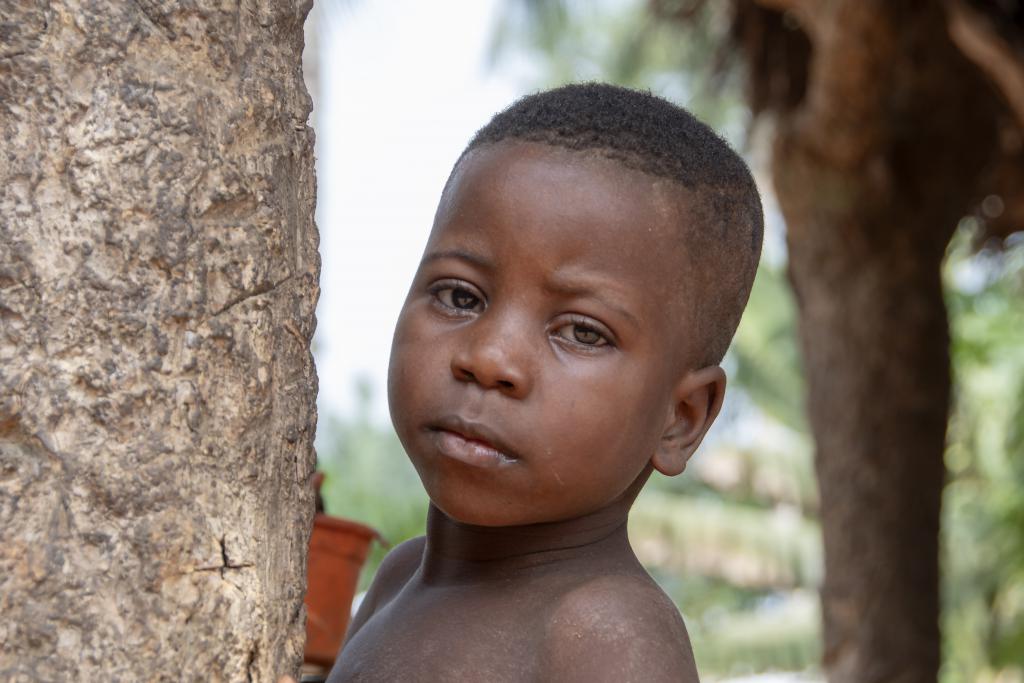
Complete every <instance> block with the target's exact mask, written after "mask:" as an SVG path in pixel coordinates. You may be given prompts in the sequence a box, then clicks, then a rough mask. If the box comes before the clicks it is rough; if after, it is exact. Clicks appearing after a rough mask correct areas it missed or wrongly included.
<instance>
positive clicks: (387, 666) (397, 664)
mask: <svg viewBox="0 0 1024 683" xmlns="http://www.w3.org/2000/svg"><path fill="white" fill-rule="evenodd" d="M545 614H546V610H545V609H544V607H543V605H542V604H541V601H540V600H538V599H537V596H535V595H534V596H528V597H522V598H520V597H517V596H515V595H490V596H480V595H474V594H472V593H467V592H460V591H458V590H455V591H448V592H440V591H439V592H435V593H432V594H415V595H399V596H398V597H397V598H395V599H394V600H393V601H392V602H390V603H389V604H388V605H387V606H385V607H384V608H383V609H381V610H380V611H378V612H377V613H376V614H375V615H374V616H373V617H372V618H371V619H370V620H369V621H367V623H366V624H365V625H364V626H363V627H362V628H361V629H360V630H359V632H358V633H357V634H356V635H355V636H354V637H353V638H352V640H351V642H349V643H348V645H347V646H346V648H345V651H344V654H343V656H342V658H341V661H340V662H339V664H338V666H336V667H335V669H334V671H332V675H331V677H330V679H329V680H330V683H341V682H342V681H365V682H372V681H399V680H400V681H441V680H444V681H495V682H498V681H531V680H536V679H537V674H538V664H539V663H538V659H539V657H540V653H541V652H542V650H543V643H544V624H545V623H546V620H545Z"/></svg>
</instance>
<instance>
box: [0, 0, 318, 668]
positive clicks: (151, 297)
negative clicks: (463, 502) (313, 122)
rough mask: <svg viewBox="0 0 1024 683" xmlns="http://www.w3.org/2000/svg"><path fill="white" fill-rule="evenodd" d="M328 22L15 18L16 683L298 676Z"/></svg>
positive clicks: (4, 570) (10, 340)
mask: <svg viewBox="0 0 1024 683" xmlns="http://www.w3.org/2000/svg"><path fill="white" fill-rule="evenodd" d="M309 5H310V0H241V1H240V2H238V3H236V2H221V1H218V0H162V1H157V0H135V1H134V2H121V1H120V0H54V1H53V2H45V1H43V0H35V1H33V0H20V1H19V0H3V1H2V2H0V22H2V23H0V133H2V139H3V140H4V143H3V148H2V149H0V324H2V328H0V614H2V615H3V618H2V619H0V679H2V680H5V681H35V680H40V681H42V680H47V681H56V680H67V681H71V680H89V681H106V680H110V681H144V680H145V681H150V680H161V681H164V680H166V681H192V680H195V681H198V680H202V681H246V680H252V681H272V680H276V678H275V675H276V674H279V673H281V672H284V671H294V670H295V669H296V668H297V665H298V662H299V661H300V658H301V649H302V643H303V637H304V634H303V625H304V610H303V607H302V599H303V592H304V586H305V548H306V543H307V538H308V533H309V528H310V525H311V518H312V514H313V501H312V492H311V490H310V488H309V486H308V482H309V478H310V476H311V474H312V471H313V467H314V457H313V451H312V439H313V432H314V427H315V422H316V412H315V396H316V388H317V385H316V376H315V373H314V370H313V365H312V358H311V356H310V352H309V347H310V339H311V337H312V334H313V327H314V324H315V321H314V315H313V311H314V306H315V301H316V297H317V294H318V289H317V277H318V272H319V259H318V255H317V233H316V229H315V227H314V224H313V203H314V177H313V156H312V134H311V131H310V130H309V129H308V128H307V126H306V118H307V115H308V114H309V109H310V104H309V98H308V96H307V94H306V91H305V89H304V87H303V85H302V76H301V69H300V64H301V52H302V25H303V20H304V17H305V15H306V12H307V11H308V9H309Z"/></svg>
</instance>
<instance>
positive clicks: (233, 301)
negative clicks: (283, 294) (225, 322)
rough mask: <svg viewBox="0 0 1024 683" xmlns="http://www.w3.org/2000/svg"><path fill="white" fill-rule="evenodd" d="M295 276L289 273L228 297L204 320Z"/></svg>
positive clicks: (278, 285)
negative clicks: (276, 279)
mask: <svg viewBox="0 0 1024 683" xmlns="http://www.w3.org/2000/svg"><path fill="white" fill-rule="evenodd" d="M295 277H296V276H295V275H289V276H288V277H286V278H282V279H280V280H278V281H277V282H272V283H270V284H264V285H261V286H258V287H256V289H254V290H252V291H250V292H243V293H242V294H239V295H238V296H236V297H234V298H233V299H229V300H228V302H227V303H226V304H224V305H223V306H221V307H220V308H219V309H217V310H216V311H214V312H213V313H211V314H210V315H208V316H207V317H206V320H212V319H213V318H216V317H217V316H219V315H221V314H222V313H226V312H227V311H229V310H231V309H232V308H234V307H235V306H237V305H239V304H241V303H244V302H246V301H248V300H249V299H254V298H256V297H258V296H263V295H264V294H269V293H270V292H272V291H274V290H275V289H277V288H278V287H280V286H281V285H283V284H285V283H287V282H288V281H289V280H294V279H295Z"/></svg>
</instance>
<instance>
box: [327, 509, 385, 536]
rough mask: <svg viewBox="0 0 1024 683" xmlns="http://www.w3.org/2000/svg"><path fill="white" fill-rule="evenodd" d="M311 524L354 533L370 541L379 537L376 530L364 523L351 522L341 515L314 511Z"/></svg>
mask: <svg viewBox="0 0 1024 683" xmlns="http://www.w3.org/2000/svg"><path fill="white" fill-rule="evenodd" d="M313 525H314V526H318V527H327V528H329V529H334V530H337V531H347V532H349V533H352V534H356V535H357V536H363V537H364V538H367V539H369V540H371V541H372V540H374V539H378V538H380V537H381V535H380V534H379V533H378V532H377V531H376V530H374V529H371V528H370V527H368V526H366V525H365V524H360V523H359V522H353V521H352V520H350V519H344V518H342V517H335V516H333V515H328V514H326V513H323V512H318V513H316V516H315V517H313Z"/></svg>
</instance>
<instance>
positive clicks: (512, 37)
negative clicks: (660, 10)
mask: <svg viewBox="0 0 1024 683" xmlns="http://www.w3.org/2000/svg"><path fill="white" fill-rule="evenodd" d="M503 9H504V14H503V15H502V16H501V18H500V20H499V21H498V24H497V26H496V28H495V34H494V41H493V43H492V59H493V60H494V61H495V62H499V61H500V62H501V66H502V68H505V69H510V70H512V71H513V73H517V74H518V75H519V77H520V79H521V80H522V81H523V86H524V87H523V89H524V90H527V91H529V90H534V89H536V88H539V87H552V86H556V85H562V84H564V83H569V82H580V81H589V80H601V81H607V82H611V83H617V84H619V85H623V86H628V87H633V88H640V89H650V90H651V91H653V92H654V93H656V94H658V95H661V96H662V97H666V98H668V99H670V100H673V101H676V102H679V103H680V104H684V105H685V106H686V107H687V108H688V109H689V110H690V111H692V112H693V113H694V114H696V115H697V116H698V117H700V118H701V119H702V120H703V121H705V122H707V123H709V124H711V125H712V126H713V127H715V128H716V129H717V130H719V131H724V132H725V134H726V137H727V138H729V139H731V140H733V142H735V141H736V140H739V139H740V138H741V137H742V135H743V131H745V130H746V125H747V119H748V116H749V112H748V110H747V109H746V107H744V106H743V105H742V103H741V99H740V93H739V82H738V81H737V79H736V78H735V74H734V73H732V72H729V71H725V70H715V69H712V68H708V64H709V60H710V58H711V57H712V56H713V55H714V54H715V51H716V49H717V47H716V46H717V44H718V43H719V41H718V40H717V36H718V35H719V34H721V33H722V32H723V31H724V30H725V27H726V24H727V22H728V17H727V16H725V14H724V11H725V10H727V7H725V6H724V3H707V6H706V8H705V10H704V11H702V12H700V13H699V14H698V15H697V16H696V17H695V18H694V20H693V26H694V28H693V30H688V31H686V32H682V31H681V30H680V28H679V26H678V25H676V24H673V23H670V22H666V21H663V20H661V19H659V18H657V17H655V16H653V15H652V14H651V13H650V11H649V9H648V7H647V5H646V4H645V3H643V2H636V1H633V2H622V1H621V0H575V1H573V0H518V1H515V2H508V3H505V5H504V6H503Z"/></svg>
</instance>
